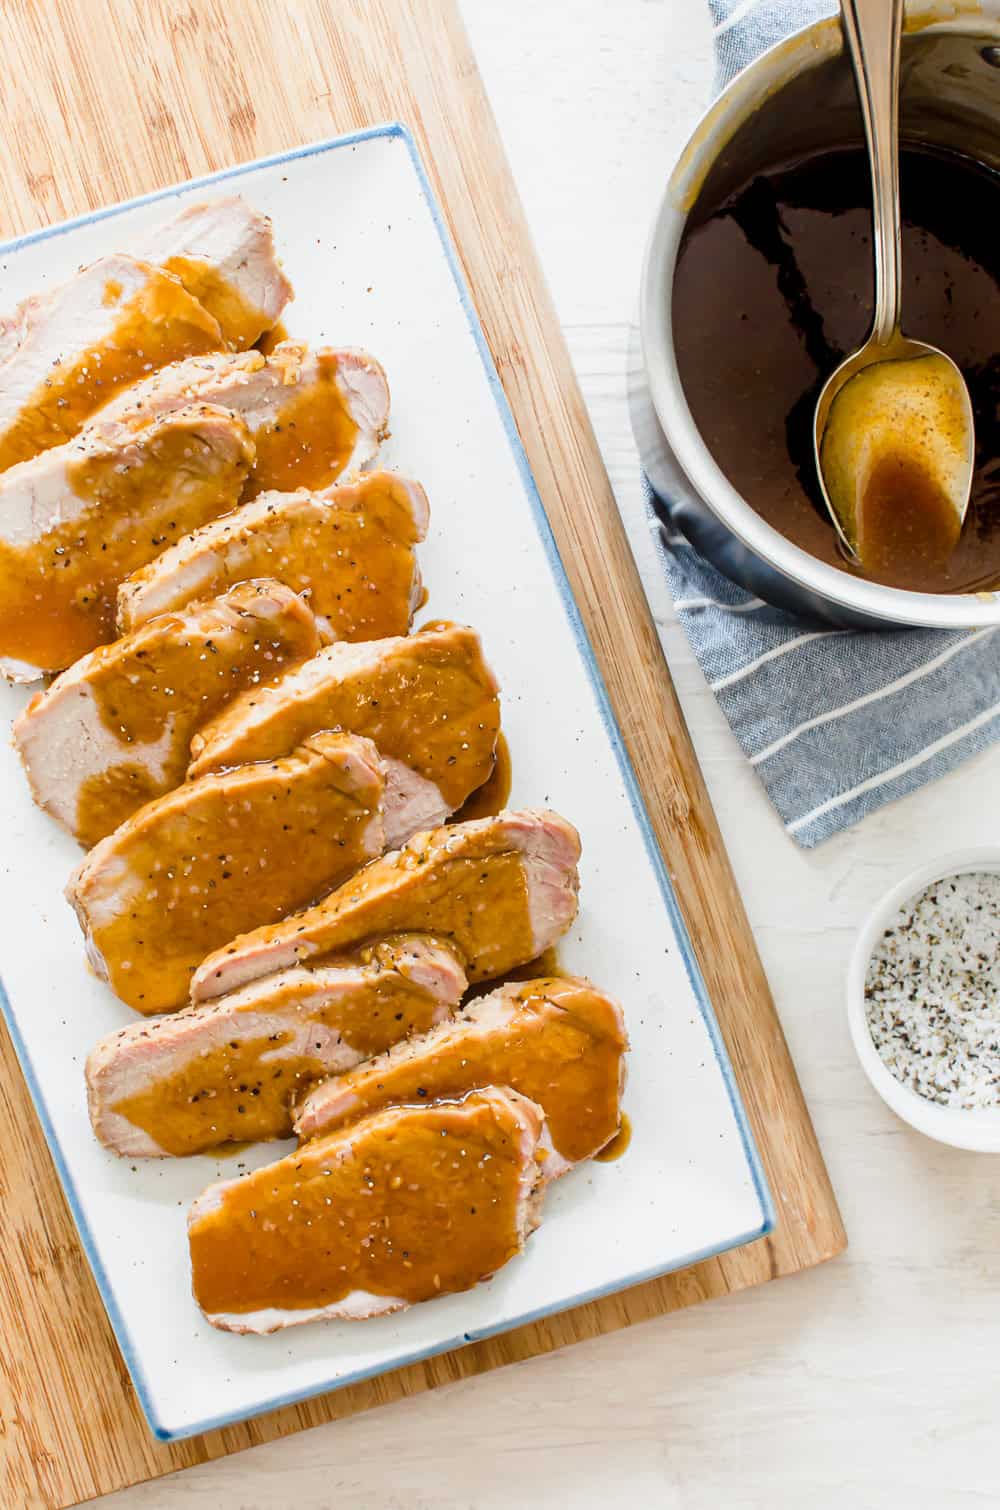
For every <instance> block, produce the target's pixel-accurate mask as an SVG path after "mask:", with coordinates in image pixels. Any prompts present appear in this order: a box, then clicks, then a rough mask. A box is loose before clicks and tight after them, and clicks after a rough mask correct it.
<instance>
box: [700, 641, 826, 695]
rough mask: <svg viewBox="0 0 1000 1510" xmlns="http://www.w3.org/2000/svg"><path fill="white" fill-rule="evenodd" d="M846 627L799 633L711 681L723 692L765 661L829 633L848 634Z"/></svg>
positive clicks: (711, 685) (712, 686)
mask: <svg viewBox="0 0 1000 1510" xmlns="http://www.w3.org/2000/svg"><path fill="white" fill-rule="evenodd" d="M848 633H850V631H849V630H846V629H814V630H813V631H812V632H811V633H810V634H797V635H796V636H795V638H794V640H786V642H785V644H784V645H776V646H775V647H774V649H773V650H765V652H764V654H763V655H759V656H758V657H757V659H756V660H754V661H750V662H748V664H747V665H746V666H741V667H740V669H739V670H738V671H730V673H729V675H728V676H720V677H719V679H718V681H717V682H709V684H708V685H709V686H710V687H711V689H712V691H713V692H721V691H722V689H723V687H731V686H732V685H733V683H734V682H738V681H742V679H743V677H745V676H749V675H750V673H751V671H756V670H757V667H758V666H763V664H764V662H765V661H774V660H777V658H778V656H779V655H786V654H787V653H788V651H789V650H794V649H795V648H796V646H798V645H808V643H809V641H810V640H821V639H823V638H824V636H825V635H828V634H848Z"/></svg>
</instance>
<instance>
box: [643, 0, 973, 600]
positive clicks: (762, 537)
mask: <svg viewBox="0 0 1000 1510" xmlns="http://www.w3.org/2000/svg"><path fill="white" fill-rule="evenodd" d="M900 131H901V137H902V140H903V141H904V142H906V141H920V142H925V143H929V144H933V145H937V146H941V147H948V148H952V149H953V150H959V151H961V152H962V153H963V154H965V155H966V156H969V157H973V158H976V159H978V160H979V161H980V162H983V163H985V164H987V165H988V166H990V167H993V168H1000V0H981V3H979V4H973V3H968V4H963V3H962V0H957V3H952V4H940V3H938V4H911V5H909V6H908V8H907V30H906V35H905V36H904V38H903V50H902V68H901V98H900ZM861 133H862V127H861V117H860V113H859V110H858V104H857V97H856V94H855V87H854V80H853V77H852V73H851V66H850V63H849V61H848V59H847V57H846V56H845V54H844V51H843V47H842V38H841V31H840V25H839V22H838V21H837V20H836V19H830V20H828V21H820V22H817V23H815V24H814V25H812V26H810V27H807V28H806V29H805V30H804V31H800V32H798V33H796V34H795V35H794V36H792V37H790V38H788V39H787V40H786V41H784V42H782V43H780V44H779V45H778V46H777V47H774V48H772V49H770V51H768V52H766V53H764V54H763V55H762V56H761V57H760V58H758V59H757V60H756V62H754V63H753V64H751V66H750V67H749V68H747V69H745V70H744V71H743V73H741V74H740V75H739V76H738V77H737V78H736V79H734V80H733V82H732V83H731V84H730V85H729V86H728V87H727V89H726V90H725V91H724V92H723V93H722V94H721V95H720V96H719V97H718V99H717V100H716V101H715V103H714V104H713V106H712V107H711V109H710V110H709V111H708V112H707V114H706V115H705V116H704V117H703V118H702V120H701V122H700V123H699V125H698V126H697V128H696V129H695V131H694V133H693V135H692V136H691V139H690V141H689V142H688V145H687V147H686V148H685V150H684V152H683V154H682V156H681V158H680V161H679V162H678V164H677V166H676V168H675V169H674V172H673V174H672V176H671V178H670V181H669V183H668V185H667V188H666V192H665V194H664V197H663V201H662V203H661V205H660V208H659V211H658V213H657V217H656V221H655V224H654V226H653V232H652V235H651V238H650V242H649V248H648V251H647V254H646V264H645V268H644V272H643V280H642V289H641V299H640V316H639V319H640V335H641V343H642V354H641V362H640V363H639V364H637V366H636V368H635V370H634V372H633V375H632V379H631V380H630V403H631V408H632V420H633V427H634V429H635V433H636V440H637V442H638V445H639V450H640V453H641V456H642V462H643V466H644V468H645V471H646V474H647V476H648V477H649V479H650V482H651V484H652V486H653V488H654V489H655V491H656V493H657V495H658V496H659V498H660V499H661V500H662V502H663V504H664V506H665V507H666V509H667V510H668V512H669V514H670V519H671V524H672V526H673V527H674V528H676V529H678V530H680V531H681V532H682V533H683V534H684V535H686V536H687V537H688V539H690V540H691V542H692V544H693V545H694V546H695V547H696V549H697V550H698V551H699V552H700V553H701V554H702V555H703V556H705V557H706V558H707V559H708V560H709V561H711V562H712V563H713V564H714V565H715V566H716V567H718V569H719V570H720V571H722V572H723V573H725V575H726V576H728V577H730V578H731V579H732V580H733V581H736V582H739V583H741V584H742V585H744V586H745V587H747V588H748V589H749V590H750V591H751V592H754V593H756V594H757V595H758V596H760V597H762V598H763V599H764V600H765V601H766V602H770V603H773V604H775V605H776V606H778V607H783V608H788V609H791V610H793V611H794V612H796V613H798V614H800V615H802V616H803V617H805V618H807V619H809V620H812V621H814V622H817V623H822V624H828V625H831V626H833V627H859V628H860V627H872V628H874V627H881V628H889V627H892V626H898V627H902V626H906V625H926V626H933V627H940V628H949V629H956V628H972V627H979V626H981V625H986V624H1000V592H998V593H989V594H944V593H918V592H907V591H904V590H902V589H900V588H893V587H884V586H882V585H881V584H879V583H877V582H871V581H868V580H866V579H865V578H863V577H860V576H858V575H856V574H854V573H852V572H850V571H846V570H845V571H841V570H838V569H837V568H836V567H834V566H831V565H829V564H828V563H826V562H823V561H819V560H817V559H816V558H815V557H814V556H811V555H809V554H808V553H807V552H806V551H804V550H802V549H801V548H800V547H799V546H797V545H793V544H792V542H791V541H790V540H787V539H786V538H785V537H784V536H783V535H781V534H779V532H778V531H777V530H775V529H773V528H772V526H771V525H769V524H767V523H765V521H764V520H763V519H762V518H761V517H760V515H759V514H757V513H755V512H754V510H753V509H752V508H751V507H750V505H749V504H748V503H747V502H746V501H745V499H743V498H742V497H741V496H740V494H739V493H738V492H737V491H736V489H735V488H734V487H733V486H732V484H731V483H730V482H729V481H728V480H727V479H726V477H725V476H724V475H723V473H722V471H721V470H720V468H719V467H718V466H717V465H716V463H715V461H714V460H713V458H712V456H711V455H710V453H709V451H708V448H707V447H706V445H705V443H704V441H703V440H702V438H701V436H700V434H699V432H698V430H697V427H696V426H695V424H694V421H693V419H692V417H691V413H690V411H689V409H688V406H687V403H686V400H685V397H684V392H683V389H682V387H681V382H680V378H679V376H678V371H677V363H676V358H675V354H674V346H673V338H672V319H671V303H672V289H673V278H674V265H675V262H676V258H677V252H678V248H679V246H680V242H681V237H682V234H683V231H684V227H685V224H686V221H687V217H688V214H689V213H690V211H691V209H692V208H693V207H694V205H695V204H696V203H697V202H698V199H699V196H700V195H701V194H702V193H705V194H706V195H707V196H709V197H710V198H717V197H722V196H723V195H724V194H725V193H726V192H728V191H729V190H730V189H732V188H735V187H736V186H737V185H738V184H739V183H741V182H743V181H745V179H746V178H747V176H749V174H750V173H752V172H753V171H754V170H755V169H759V168H761V167H765V166H768V165H773V164H775V163H778V162H781V161H783V160H787V159H789V158H791V157H794V156H797V155H799V154H802V153H805V152H809V151H815V150H817V149H820V148H822V147H823V146H826V145H829V146H833V145H838V144H843V143H845V142H850V141H856V142H858V143H859V144H860V143H861V140H862V134H861Z"/></svg>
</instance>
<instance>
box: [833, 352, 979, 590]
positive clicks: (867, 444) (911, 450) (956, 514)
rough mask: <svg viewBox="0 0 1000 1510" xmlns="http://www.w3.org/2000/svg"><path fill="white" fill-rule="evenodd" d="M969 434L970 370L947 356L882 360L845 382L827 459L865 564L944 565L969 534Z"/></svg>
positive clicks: (912, 568) (871, 569) (876, 570)
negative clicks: (964, 377) (965, 521)
mask: <svg viewBox="0 0 1000 1510" xmlns="http://www.w3.org/2000/svg"><path fill="white" fill-rule="evenodd" d="M969 443H970V437H969V427H968V415H967V409H966V405H965V398H964V393H963V390H962V382H961V378H960V376H958V375H957V374H956V371H955V368H954V367H953V366H952V365H951V363H950V362H948V361H946V360H945V359H944V358H943V357H941V356H937V355H929V356H920V357H911V358H907V359H903V360H897V361H893V360H888V361H884V362H877V363H875V364H873V365H872V366H870V367H866V368H864V369H863V370H862V371H860V372H859V373H857V374H856V376H855V377H853V378H851V379H850V381H849V382H847V383H846V384H845V385H844V387H843V388H842V389H841V390H840V392H839V393H838V394H837V396H836V398H835V399H834V401H833V404H832V406H831V409H830V414H829V418H828V420H827V425H826V430H825V432H824V436H823V445H822V452H821V459H822V468H823V475H824V478H825V480H826V487H827V493H828V496H829V498H830V502H831V504H832V505H833V507H834V509H835V510H836V512H837V515H838V518H839V519H840V521H841V524H842V526H843V528H844V532H845V534H846V536H847V539H848V541H849V542H850V544H851V546H852V547H853V549H854V550H855V551H856V552H857V555H858V558H859V560H860V563H861V566H862V568H863V570H865V571H866V572H868V573H870V574H871V575H873V576H876V577H877V578H878V579H879V580H881V581H883V582H897V583H904V582H910V581H912V580H913V579H914V577H920V576H924V575H926V574H928V573H929V572H931V571H933V570H934V569H935V568H940V567H942V566H944V564H945V563H946V562H947V560H948V558H949V557H950V556H951V554H952V552H953V551H954V549H955V546H956V545H957V544H958V539H959V535H960V534H961V529H962V513H963V506H964V503H965V496H966V491H967V488H968V468H969Z"/></svg>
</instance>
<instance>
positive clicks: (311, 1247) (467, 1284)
mask: <svg viewBox="0 0 1000 1510" xmlns="http://www.w3.org/2000/svg"><path fill="white" fill-rule="evenodd" d="M544 1147H545V1124H544V1120H543V1117H542V1113H541V1110H540V1109H539V1108H538V1107H537V1106H536V1105H535V1104H534V1103H533V1102H531V1101H527V1100H525V1098H524V1097H523V1096H519V1095H517V1093H516V1092H515V1091H511V1090H508V1089H505V1088H504V1089H497V1088H492V1087H491V1088H487V1089H484V1090H478V1091H474V1092H473V1093H472V1094H471V1095H468V1096H466V1097H465V1098H464V1099H463V1100H462V1101H459V1102H451V1103H445V1104H442V1105H436V1106H415V1107H414V1106H404V1107H393V1108H391V1109H389V1110H387V1111H382V1112H378V1113H377V1114H376V1115H375V1116H372V1117H368V1118H366V1119H365V1120H364V1121H363V1122H359V1123H358V1124H357V1125H356V1126H354V1127H351V1128H348V1129H346V1130H345V1131H342V1132H338V1133H333V1134H331V1136H330V1137H328V1138H318V1139H317V1140H316V1141H315V1142H313V1143H309V1144H307V1145H306V1147H305V1148H302V1149H300V1150H299V1151H298V1152H297V1153H293V1154H290V1155H289V1156H288V1157H287V1158H285V1159H282V1160H281V1161H280V1162H279V1163H277V1164H268V1165H265V1167H264V1168H263V1169H258V1170H255V1171H254V1172H253V1173H252V1174H249V1175H247V1176H245V1177H244V1178H243V1179H237V1180H228V1181H225V1182H224V1183H220V1184H217V1185H211V1186H210V1187H209V1188H208V1190H206V1191H205V1192H204V1194H203V1195H201V1196H199V1197H198V1199H197V1200H196V1201H195V1203H194V1205H193V1206H192V1208H191V1212H190V1215H189V1218H188V1238H189V1242H190V1248H191V1269H192V1281H193V1291H194V1298H195V1300H196V1302H197V1303H198V1305H199V1306H200V1307H201V1309H202V1311H203V1312H204V1313H205V1316H206V1317H207V1319H208V1320H209V1321H210V1322H211V1323H212V1325H213V1326H216V1327H220V1328H222V1329H223V1330H225V1331H230V1332H274V1331H277V1330H278V1329H279V1328H280V1327H287V1326H297V1325H299V1324H301V1323H302V1322H306V1321H319V1320H324V1319H328V1320H344V1321H348V1320H351V1321H356V1320H362V1319H364V1318H365V1317H369V1316H381V1315H385V1314H386V1313H387V1312H389V1311H401V1310H404V1309H405V1308H406V1307H407V1306H411V1305H415V1304H417V1303H418V1302H420V1301H423V1300H433V1299H434V1298H435V1297H436V1296H438V1295H447V1294H451V1293H454V1292H456V1291H460V1290H469V1289H472V1287H473V1286H474V1285H476V1284H479V1283H480V1282H481V1281H482V1280H484V1279H488V1278H489V1277H490V1276H491V1275H492V1274H494V1273H495V1272H496V1271H497V1269H499V1268H501V1267H502V1265H503V1264H505V1263H506V1262H507V1261H508V1259H511V1258H513V1257H514V1256H515V1254H517V1253H519V1252H520V1251H521V1249H522V1248H523V1246H524V1243H525V1240H526V1239H527V1237H528V1236H529V1234H530V1233H531V1232H532V1231H533V1230H534V1228H535V1227H536V1226H537V1225H538V1221H539V1217H540V1205H541V1197H542V1192H543V1190H544V1187H545V1183H546V1178H547V1177H546V1174H545V1170H544V1163H540V1162H539V1154H540V1152H541V1151H542V1150H543V1149H544Z"/></svg>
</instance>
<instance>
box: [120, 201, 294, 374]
mask: <svg viewBox="0 0 1000 1510" xmlns="http://www.w3.org/2000/svg"><path fill="white" fill-rule="evenodd" d="M138 251H139V256H140V257H144V258H145V259H146V261H147V262H153V263H155V264H156V265H157V266H158V267H162V268H165V269H166V270H167V272H169V273H173V275H174V276H175V277H176V278H179V279H180V281H181V283H183V285H184V287H185V288H186V289H187V290H188V292H189V293H191V294H193V295H194V297H195V298H196V299H197V300H198V302H199V303H200V304H202V305H203V306H204V308H205V309H207V310H208V311H209V313H210V314H212V315H214V316H215V318H216V320H218V322H219V325H220V326H221V328H222V334H223V335H224V336H225V338H226V340H227V342H228V343H229V345H230V346H232V347H233V349H234V350H235V351H243V350H245V349H246V347H248V346H252V345H253V344H254V342H255V341H257V340H259V338H260V337H261V336H262V335H264V334H265V332H266V331H269V330H271V329H272V328H273V326H274V325H275V324H276V322H277V321H278V319H279V318H280V316H281V312H282V310H283V309H284V308H285V305H286V304H287V303H288V301H289V299H291V297H292V294H293V293H294V289H293V288H292V285H291V284H290V283H289V281H288V279H287V278H286V277H285V275H284V273H283V272H282V270H281V264H280V262H279V261H278V257H277V254H276V252H275V249H274V233H273V230H272V228H271V222H270V220H269V219H268V217H267V216H266V215H262V214H260V212H259V211H258V210H254V209H251V207H250V206H249V205H248V204H247V203H246V202H245V201H244V200H243V199H241V198H240V197H239V196H238V195H235V194H234V195H230V196H228V197H226V198H224V199H212V200H208V201H203V202H199V203H198V204H192V205H188V206H187V207H186V208H185V209H183V210H181V212H180V214H179V215H176V216H175V217H174V219H173V220H170V221H168V222H167V223H166V224H165V225H161V226H157V228H156V229H155V230H154V231H153V232H151V234H150V235H149V236H147V237H146V238H145V240H144V241H143V242H142V243H141V244H140V246H139V248H138Z"/></svg>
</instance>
